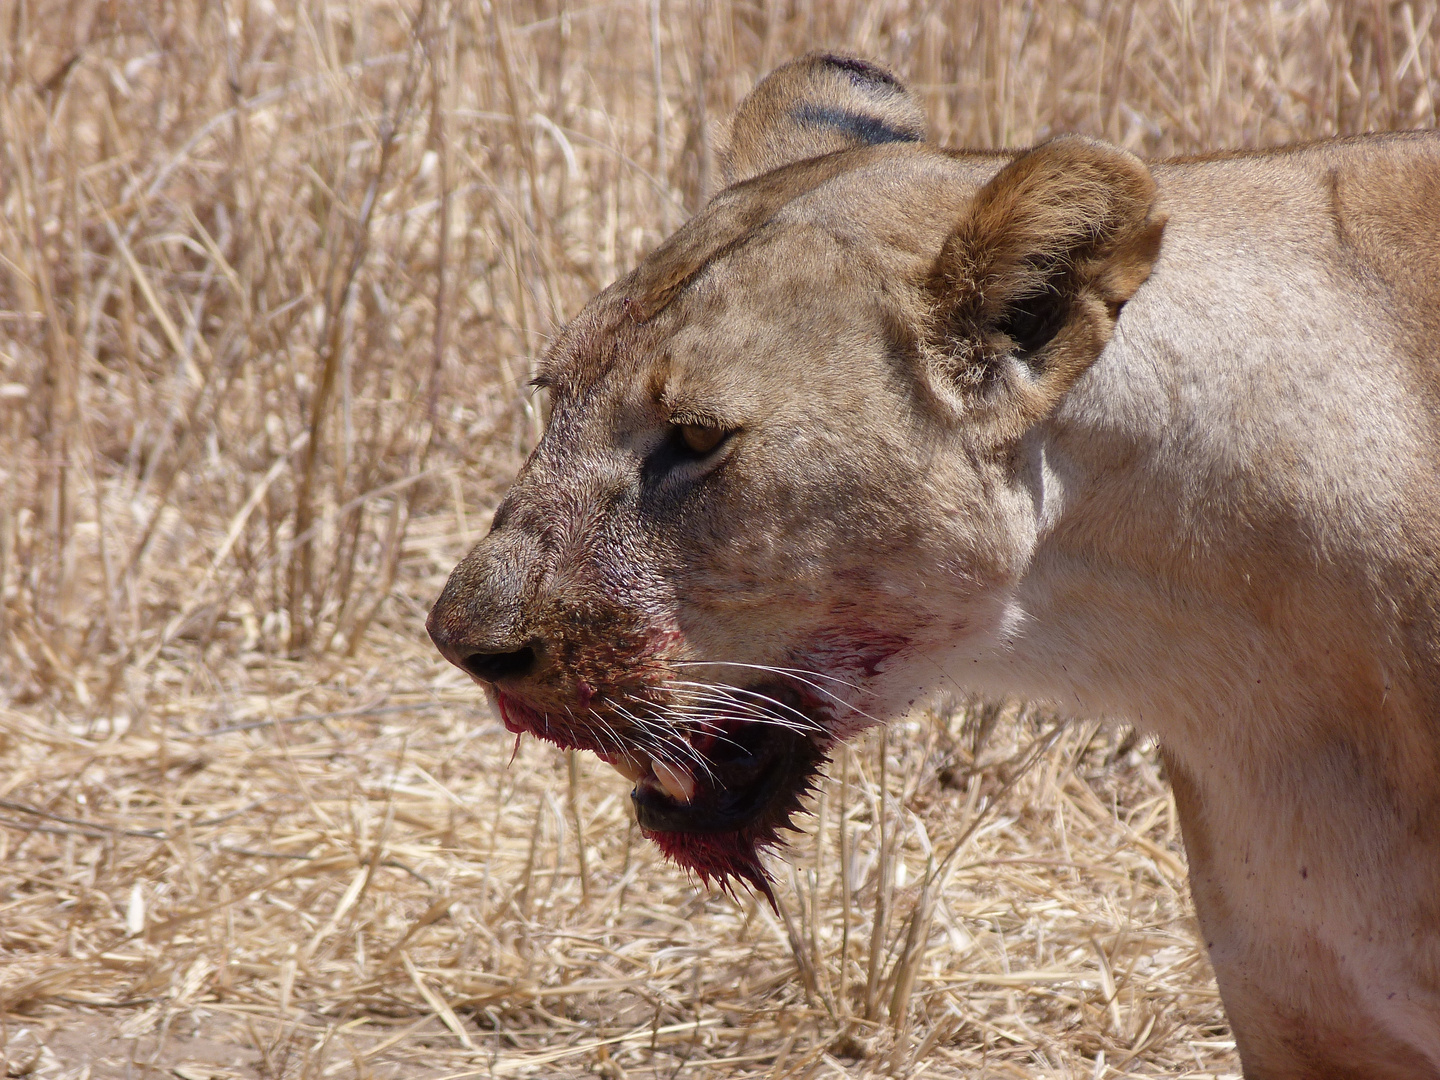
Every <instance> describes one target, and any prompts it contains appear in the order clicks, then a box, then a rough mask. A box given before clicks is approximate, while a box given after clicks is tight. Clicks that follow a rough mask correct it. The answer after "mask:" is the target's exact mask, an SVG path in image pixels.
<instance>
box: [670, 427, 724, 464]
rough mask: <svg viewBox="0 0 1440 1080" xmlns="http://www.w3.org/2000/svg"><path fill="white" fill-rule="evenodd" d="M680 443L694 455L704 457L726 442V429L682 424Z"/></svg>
mask: <svg viewBox="0 0 1440 1080" xmlns="http://www.w3.org/2000/svg"><path fill="white" fill-rule="evenodd" d="M678 427H679V429H680V441H681V442H683V443H684V444H685V448H686V449H687V450H689V451H690V452H691V453H692V454H696V455H698V456H701V457H703V456H704V455H706V454H708V453H710V452H711V451H712V450H714V449H715V448H716V447H717V446H719V445H720V444H721V443H722V442H724V441H725V436H726V434H727V432H726V431H725V429H724V428H718V427H708V426H706V425H703V424H680V425H678Z"/></svg>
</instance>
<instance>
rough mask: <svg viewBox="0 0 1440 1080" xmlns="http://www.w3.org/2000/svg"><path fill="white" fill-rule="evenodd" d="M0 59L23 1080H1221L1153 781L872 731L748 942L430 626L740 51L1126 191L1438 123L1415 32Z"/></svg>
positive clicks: (1240, 26) (1310, 30)
mask: <svg viewBox="0 0 1440 1080" xmlns="http://www.w3.org/2000/svg"><path fill="white" fill-rule="evenodd" d="M0 35H3V36H4V39H5V41H4V46H3V48H0V81H3V84H4V97H3V101H0V215H3V217H0V643H3V644H0V1047H3V1049H0V1057H3V1058H4V1059H5V1061H6V1064H7V1071H8V1073H9V1075H32V1076H36V1077H47V1076H62V1075H63V1076H76V1077H79V1076H87V1077H94V1078H102V1077H110V1076H121V1075H124V1076H134V1075H145V1074H146V1072H147V1070H158V1071H160V1072H169V1073H171V1074H173V1075H177V1076H180V1077H181V1078H182V1080H195V1078H197V1077H202V1076H231V1075H237V1076H259V1077H266V1078H279V1077H282V1076H283V1077H334V1076H345V1077H348V1076H371V1075H374V1076H390V1075H394V1076H400V1075H404V1076H436V1077H438V1076H451V1077H460V1076H489V1075H502V1076H503V1075H520V1074H525V1075H534V1076H574V1075H580V1074H584V1073H587V1072H598V1073H599V1074H601V1075H604V1076H608V1077H612V1078H614V1077H620V1076H623V1075H629V1076H632V1077H662V1076H663V1077H667V1078H672V1080H673V1078H680V1077H687V1078H688V1077H695V1078H704V1077H721V1076H747V1075H753V1076H775V1077H794V1078H802V1077H812V1076H814V1077H824V1076H839V1075H856V1076H869V1075H881V1074H886V1073H893V1074H896V1075H920V1074H921V1073H924V1074H925V1075H929V1076H937V1077H941V1076H962V1075H963V1076H972V1075H986V1076H1064V1077H1091V1076H1095V1077H1099V1076H1113V1075H1135V1076H1158V1075H1165V1076H1174V1075H1178V1074H1188V1075H1197V1076H1199V1075H1207V1076H1208V1075H1214V1074H1226V1073H1233V1072H1234V1071H1235V1068H1236V1064H1235V1060H1234V1057H1233V1050H1232V1049H1231V1044H1230V1043H1229V1042H1228V1041H1227V1038H1226V1029H1225V1026H1224V1022H1223V1019H1222V1016H1221V1013H1220V1009H1219V1006H1218V1002H1217V999H1216V996H1215V992H1214V986H1213V982H1212V980H1211V978H1210V975H1209V972H1208V969H1207V967H1206V965H1205V962H1204V960H1203V957H1202V956H1201V954H1200V952H1199V950H1198V948H1197V944H1196V941H1195V938H1194V936H1193V933H1192V925H1191V916H1190V914H1189V907H1188V900H1187V899H1186V896H1185V889H1184V869H1183V855H1182V852H1181V849H1180V847H1179V844H1178V839H1177V836H1176V832H1175V814H1174V808H1173V805H1172V803H1171V801H1170V797H1169V795H1168V793H1167V791H1166V788H1165V786H1164V784H1163V781H1162V779H1161V778H1160V777H1159V776H1158V775H1157V772H1156V766H1155V761H1156V758H1155V755H1154V753H1153V750H1152V749H1151V748H1148V747H1147V746H1145V745H1144V744H1140V745H1130V744H1129V743H1128V742H1124V741H1122V739H1123V736H1122V733H1120V732H1111V731H1106V730H1099V731H1097V730H1095V729H1093V728H1091V727H1084V728H1079V727H1073V728H1069V729H1064V730H1052V729H1051V727H1050V726H1049V721H1048V720H1047V719H1046V718H1045V717H1044V716H1043V715H1042V714H1040V713H1038V712H1036V711H1034V710H1029V709H1021V708H1019V707H1018V706H1013V705H1012V706H1010V707H1009V708H1008V709H1006V710H1004V711H1003V712H1002V713H997V712H996V711H995V710H991V709H985V708H982V707H971V706H966V707H946V708H941V709H937V710H936V711H934V712H933V713H929V714H926V715H923V716H917V717H914V718H912V719H910V720H909V721H906V722H904V723H900V724H896V725H894V726H893V727H892V728H891V729H890V731H889V734H888V736H887V737H881V736H879V735H876V736H872V737H871V738H870V739H869V740H868V741H865V742H863V743H862V744H861V745H859V746H857V747H856V748H855V749H854V751H853V753H850V754H848V755H847V756H846V758H845V759H844V760H843V761H842V762H840V763H837V767H836V768H835V770H834V775H833V777H832V780H831V782H830V784H829V785H828V787H827V788H826V790H825V792H824V794H823V795H822V797H821V798H820V799H819V800H818V803H817V805H816V813H815V815H814V816H813V817H812V818H811V819H810V821H809V827H810V832H809V833H808V834H806V835H805V836H802V837H800V838H798V839H797V842H796V844H795V847H794V850H793V851H792V852H791V854H790V861H789V863H788V865H787V864H782V865H780V867H779V877H780V879H781V882H782V889H781V890H780V892H781V898H782V900H783V906H784V914H785V917H784V918H783V919H779V920H777V919H776V918H774V917H773V916H772V915H771V914H770V912H769V911H768V909H766V908H764V907H763V906H759V905H757V904H756V903H755V902H754V901H753V899H751V898H748V897H746V898H743V899H742V900H741V901H739V902H735V901H732V900H731V899H730V898H728V897H726V896H724V895H707V894H706V893H705V892H703V891H702V890H699V889H698V888H696V887H695V886H694V884H693V883H692V882H690V881H688V880H686V879H685V877H684V876H683V875H681V874H679V873H677V872H676V871H674V870H673V869H672V868H670V867H668V866H666V865H664V864H663V863H661V862H660V860H659V859H658V857H657V855H656V853H655V852H654V851H653V850H652V849H651V848H650V847H649V845H646V844H644V843H639V842H637V839H636V835H635V832H634V829H633V828H632V827H631V825H630V823H629V818H628V816H627V806H628V800H627V799H626V797H625V791H624V786H623V784H622V782H621V781H619V779H618V778H616V777H614V776H613V774H610V773H609V771H608V770H606V769H605V768H603V767H602V766H600V765H598V763H597V762H595V761H594V760H593V759H591V758H588V757H580V758H574V759H571V758H567V757H565V756H563V755H560V754H557V753H555V752H553V751H552V750H551V749H549V748H547V747H542V746H537V745H534V744H533V743H527V744H523V745H521V746H520V747H519V748H518V750H515V751H514V753H515V757H514V760H513V762H511V761H510V757H511V753H512V749H513V743H512V741H511V740H510V739H509V738H507V737H506V735H505V733H504V732H503V730H502V729H501V728H500V727H499V726H498V725H497V724H496V723H495V722H494V721H493V720H492V719H491V718H490V717H489V715H488V713H486V712H485V710H484V708H483V706H482V705H481V704H480V703H478V702H477V700H476V695H475V693H474V691H473V689H472V688H470V687H469V686H468V684H467V683H465V682H463V681H462V680H461V679H460V678H459V677H458V676H457V675H456V674H453V673H452V672H450V671H449V670H447V669H446V668H445V666H444V665H443V664H442V663H441V662H440V661H439V659H438V658H437V657H436V656H435V655H434V654H433V652H432V650H431V649H430V648H429V646H428V644H427V643H426V641H425V640H424V636H423V631H422V629H421V615H422V612H423V611H424V609H425V608H426V606H427V605H428V602H429V600H430V599H431V598H432V597H433V596H434V595H435V593H436V592H437V590H438V588H439V585H440V583H441V582H442V581H443V577H444V574H445V572H446V571H447V570H448V568H449V566H450V565H451V564H453V562H454V561H455V560H456V559H457V558H458V557H459V555H460V554H461V553H462V552H463V551H464V550H465V548H466V547H467V545H468V544H469V543H471V542H473V540H474V539H475V538H476V536H477V534H478V531H479V530H480V528H482V527H483V525H484V523H485V521H486V516H487V514H488V510H489V508H490V507H492V506H493V505H494V502H495V499H496V495H497V492H498V491H499V490H500V488H501V486H502V485H503V483H504V481H505V478H506V477H507V476H508V474H509V473H510V472H512V471H513V469H514V468H515V467H516V465H517V464H518V462H519V461H520V460H521V459H522V456H523V454H524V452H525V450H526V448H527V447H528V446H529V445H530V444H531V443H532V441H533V439H534V438H535V434H536V429H537V418H536V416H535V415H534V412H533V409H532V406H531V404H530V402H529V401H528V399H527V397H526V395H525V393H524V391H523V389H522V384H523V382H524V380H525V378H526V377H527V374H528V371H529V368H530V365H531V363H532V361H533V359H534V356H535V354H536V352H537V351H538V350H539V349H541V348H542V347H543V344H544V341H545V336H546V334H547V333H548V332H549V331H550V330H551V329H552V328H553V327H554V326H555V325H556V324H557V323H558V322H559V321H561V320H563V318H564V317H565V315H566V314H567V313H573V312H574V311H575V310H577V309H578V307H579V305H580V304H581V303H582V302H583V300H584V298H585V297H586V296H587V295H588V294H589V293H590V292H592V291H594V290H595V289H596V288H598V287H599V286H601V285H603V284H604V283H605V282H607V281H608V280H610V279H611V278H613V277H614V276H615V275H616V274H618V273H619V272H622V271H623V270H624V269H625V268H627V267H629V266H631V265H633V264H634V262H635V261H636V260H637V259H638V258H639V257H640V255H641V254H642V253H643V252H644V251H646V250H647V249H648V248H649V247H651V246H652V245H654V244H655V243H656V242H657V241H658V240H659V239H660V237H661V236H663V235H664V234H665V233H666V232H667V231H668V230H669V229H671V228H673V227H674V226H675V225H676V224H678V223H679V222H680V221H681V220H682V219H683V217H684V216H685V214H686V213H687V212H688V211H689V210H692V209H694V208H695V207H696V206H697V205H698V203H699V201H700V199H701V195H702V193H703V192H704V191H705V190H707V189H708V188H709V187H710V185H711V182H712V181H711V178H712V176H713V173H714V165H713V140H714V137H715V136H714V130H713V129H714V127H715V123H716V120H717V118H720V117H723V116H724V115H725V114H726V113H727V112H728V111H729V110H730V109H731V108H732V107H733V105H734V104H735V102H736V101H737V100H738V98H739V97H740V96H741V95H742V94H743V93H744V92H745V91H746V89H748V87H749V86H750V85H751V83H752V82H753V80H754V79H755V78H756V76H757V75H758V74H760V73H762V72H763V71H764V70H766V69H767V68H768V67H770V66H772V65H773V64H774V63H776V62H778V61H780V60H782V59H784V58H785V57H787V56H789V55H792V54H794V53H797V52H800V51H803V50H805V49H808V48H811V47H815V46H822V45H823V46H839V47H845V48H850V49H853V50H858V51H861V52H865V53H868V54H870V55H873V56H876V57H879V58H881V59H883V60H886V61H889V62H890V63H892V64H893V65H894V66H896V67H897V68H898V69H899V70H900V71H902V72H903V73H904V74H905V75H906V76H907V77H908V78H909V79H910V80H911V82H912V83H913V85H915V86H916V87H917V88H918V89H919V90H920V92H921V93H922V94H923V96H924V97H925V99H926V102H927V104H928V106H929V108H930V110H931V115H932V117H933V118H934V127H935V134H936V135H937V137H939V138H941V139H943V140H945V141H947V142H952V143H962V144H970V145H977V146H991V145H996V144H1002V143H1012V144H1014V143H1026V142H1031V141H1034V140H1036V139H1039V138H1042V137H1044V136H1045V135H1047V134H1049V133H1052V132H1055V131H1060V130H1080V131H1087V132H1091V133H1095V134H1100V135H1102V136H1105V137H1107V138H1110V139H1113V140H1115V141H1119V142H1122V143H1124V144H1125V145H1128V146H1131V147H1133V148H1135V149H1137V150H1139V151H1141V152H1144V153H1151V154H1166V153H1174V152H1187V151H1192V150H1197V149H1203V148H1208V147H1218V146H1237V145H1263V144H1268V143H1275V142H1282V141H1289V140H1295V139H1302V138H1309V137H1313V136H1319V135H1329V134H1334V133H1343V132H1352V131H1360V130H1366V129H1372V128H1383V127H1406V126H1429V125H1433V124H1434V122H1435V108H1436V105H1435V95H1436V91H1437V85H1440V84H1437V80H1436V78H1435V74H1436V70H1437V57H1440V17H1437V11H1436V7H1435V6H1434V4H1432V3H1423V2H1413V3H1400V2H1382V0H1377V2H1375V3H1338V2H1336V3H1329V2H1325V0H1286V2H1279V0H1272V2H1267V3H1234V2H1218V0H1128V2H1127V0H1113V2H1112V0H1091V2H1089V3H1085V4H1078V5H1064V4H1058V3H1053V2H1035V3H1028V4H1009V3H975V2H969V0H964V2H962V0H956V2H953V3H935V2H930V3H924V2H921V0H913V2H906V0H884V2H877V3H870V4H864V3H859V2H846V0H841V2H837V3H824V4H822V3H819V2H818V0H796V2H794V3H789V4H780V3H774V2H771V0H755V2H752V3H740V2H732V0H704V2H701V0H697V2H696V3H694V4H691V5H686V4H682V3H680V2H678V0H650V2H645V0H616V2H613V3H600V4H593V5H586V6H580V7H575V8H569V7H566V6H564V5H563V4H557V3H550V2H545V3H534V4H529V3H513V4H511V3H505V2H504V0H491V2H489V3H478V4H476V3H461V2H459V0H455V2H451V0H405V2H403V3H400V2H396V3H390V2H386V0H334V2H330V3H326V2H323V0H274V2H272V0H225V2H222V3H202V2H200V0H169V2H160V0H129V2H115V0H110V2H104V0H71V2H53V0H5V2H4V3H3V4H0ZM927 883H928V884H927Z"/></svg>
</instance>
